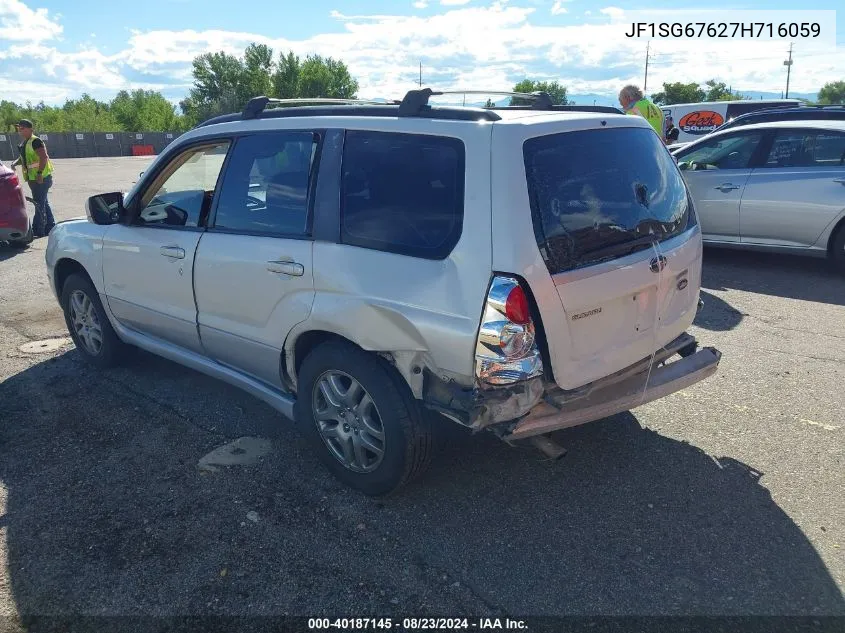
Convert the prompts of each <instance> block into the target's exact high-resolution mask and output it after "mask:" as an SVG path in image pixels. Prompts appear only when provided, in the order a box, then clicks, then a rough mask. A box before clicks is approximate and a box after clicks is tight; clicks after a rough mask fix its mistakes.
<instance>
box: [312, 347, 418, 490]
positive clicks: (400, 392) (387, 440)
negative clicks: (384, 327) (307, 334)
mask: <svg viewBox="0 0 845 633" xmlns="http://www.w3.org/2000/svg"><path fill="white" fill-rule="evenodd" d="M297 422H298V424H299V427H300V430H301V431H302V433H303V435H304V436H305V437H306V438H307V439H308V441H309V443H310V444H311V445H312V448H313V449H314V450H315V451H316V452H317V454H318V456H319V457H320V459H321V461H322V462H323V463H324V464H325V465H326V467H327V468H328V469H329V471H330V472H331V473H332V474H333V475H334V476H335V477H337V478H338V479H339V480H340V481H342V482H343V483H345V484H346V485H348V486H350V487H352V488H355V489H356V490H360V491H361V492H363V493H365V494H367V495H372V496H379V495H386V494H389V493H391V492H393V491H395V490H397V489H399V488H400V487H402V486H403V485H405V484H406V483H408V482H409V481H410V480H412V479H413V478H415V477H416V476H418V475H420V474H421V473H422V472H423V471H424V470H425V468H426V467H427V466H428V464H429V462H430V460H431V453H432V437H431V436H432V433H431V426H430V420H429V418H428V417H427V416H425V415H424V413H423V412H422V411H421V410H420V407H419V406H418V405H417V403H416V401H415V400H414V398H413V396H412V394H411V393H410V390H409V389H408V388H407V386H406V385H405V384H404V382H403V381H402V380H401V378H400V377H399V376H398V375H397V374H396V373H395V370H394V369H393V368H392V367H390V365H388V364H387V363H386V362H385V361H383V360H382V359H380V358H378V357H375V356H373V355H371V354H368V353H366V352H364V351H363V350H361V349H359V348H357V347H354V346H353V345H350V344H346V343H336V342H331V343H324V344H323V345H320V346H319V347H317V348H316V349H315V350H314V351H312V352H311V353H310V354H309V355H308V357H307V358H306V359H305V361H304V362H303V364H302V367H301V369H300V372H299V389H298V397H297Z"/></svg>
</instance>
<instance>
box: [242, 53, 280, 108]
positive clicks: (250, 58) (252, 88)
mask: <svg viewBox="0 0 845 633" xmlns="http://www.w3.org/2000/svg"><path fill="white" fill-rule="evenodd" d="M243 72H244V77H243V82H244V83H245V88H246V91H247V94H248V96H249V97H250V98H252V97H260V96H262V95H268V96H269V95H270V94H271V93H272V90H273V49H272V48H270V47H269V46H267V45H265V44H250V45H249V46H247V47H246V50H245V51H244V61H243Z"/></svg>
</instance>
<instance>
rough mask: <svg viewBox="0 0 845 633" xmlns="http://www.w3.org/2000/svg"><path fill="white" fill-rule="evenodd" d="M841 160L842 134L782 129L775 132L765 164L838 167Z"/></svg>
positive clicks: (843, 149) (844, 149) (844, 159)
mask: <svg viewBox="0 0 845 633" xmlns="http://www.w3.org/2000/svg"><path fill="white" fill-rule="evenodd" d="M843 162H845V134H839V133H837V132H817V131H813V130H794V131H792V130H782V131H780V132H778V133H777V134H776V135H775V138H774V141H773V142H772V148H771V149H770V150H769V155H768V156H767V157H766V163H765V165H764V166H765V167H769V168H775V167H839V166H841V165H842V164H843Z"/></svg>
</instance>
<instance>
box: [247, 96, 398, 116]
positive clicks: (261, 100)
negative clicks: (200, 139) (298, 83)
mask: <svg viewBox="0 0 845 633" xmlns="http://www.w3.org/2000/svg"><path fill="white" fill-rule="evenodd" d="M396 103H398V102H396V101H393V102H390V101H366V100H362V99H334V98H331V97H299V98H296V99H272V98H270V97H264V96H261V97H253V98H252V99H250V100H249V102H248V103H247V104H246V107H245V108H244V109H243V112H242V113H241V118H242V119H257V118H258V115H260V114H261V113H262V112H264V110H265V109H266V108H267V106H268V105H299V106H304V105H358V106H361V105H396Z"/></svg>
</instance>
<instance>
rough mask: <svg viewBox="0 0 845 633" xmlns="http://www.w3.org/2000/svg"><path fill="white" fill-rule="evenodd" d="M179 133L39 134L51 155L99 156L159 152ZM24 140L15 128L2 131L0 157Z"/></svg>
mask: <svg viewBox="0 0 845 633" xmlns="http://www.w3.org/2000/svg"><path fill="white" fill-rule="evenodd" d="M178 136H179V133H178V132H44V133H40V134H38V137H39V138H40V139H41V140H43V141H44V144H45V145H46V146H47V153H48V154H49V155H50V158H97V157H101V156H147V155H153V154H159V153H161V151H162V150H163V149H164V148H165V147H167V146H168V145H169V144H170V143H172V142H173V141H174V140H175V139H176V138H177V137H178ZM22 141H23V139H22V138H21V137H20V135H19V134H17V133H16V132H12V133H9V132H2V133H0V160H3V161H12V160H15V159H16V158H17V157H18V145H19V144H20V143H21V142H22Z"/></svg>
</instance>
